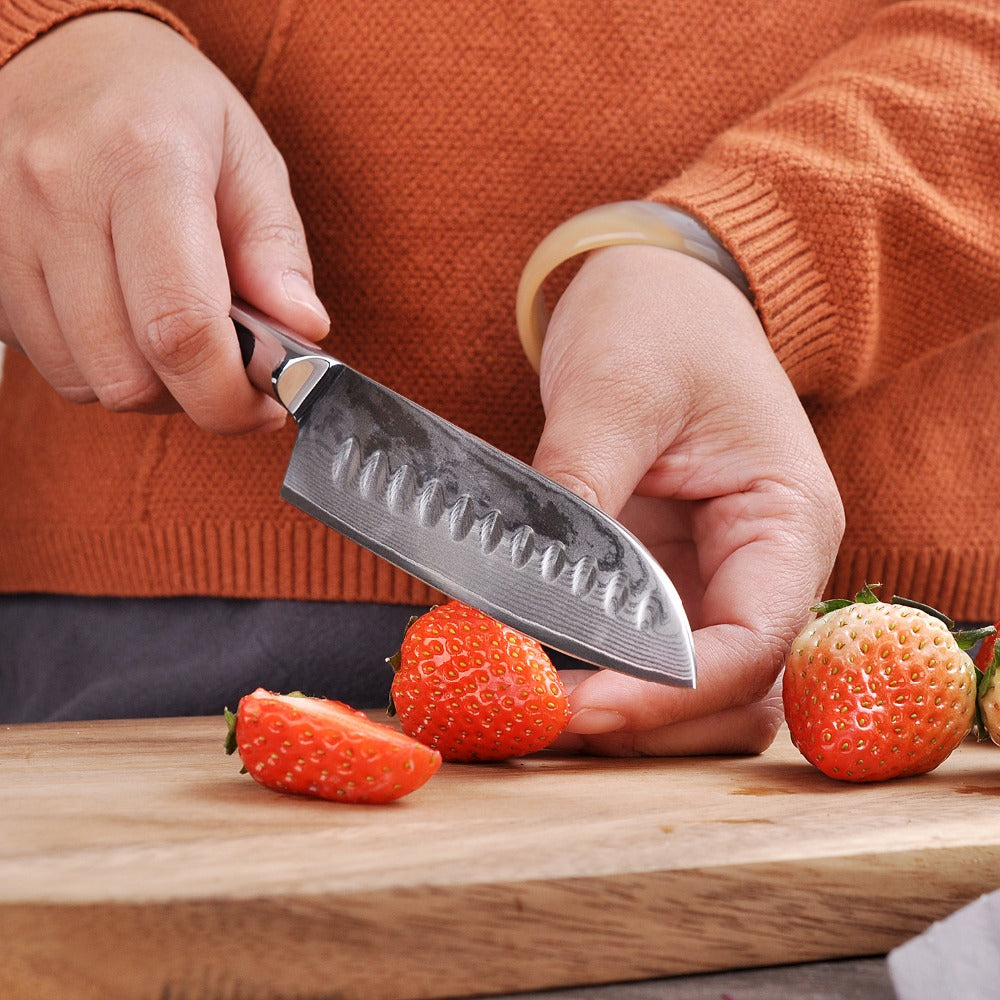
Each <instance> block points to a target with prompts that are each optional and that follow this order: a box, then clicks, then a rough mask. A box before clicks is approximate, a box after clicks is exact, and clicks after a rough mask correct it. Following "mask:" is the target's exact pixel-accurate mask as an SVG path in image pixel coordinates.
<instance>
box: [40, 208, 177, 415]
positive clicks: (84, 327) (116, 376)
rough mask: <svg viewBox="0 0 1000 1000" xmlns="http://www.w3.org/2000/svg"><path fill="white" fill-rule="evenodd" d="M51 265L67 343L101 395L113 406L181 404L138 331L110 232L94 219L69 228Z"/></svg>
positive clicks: (169, 407)
mask: <svg viewBox="0 0 1000 1000" xmlns="http://www.w3.org/2000/svg"><path fill="white" fill-rule="evenodd" d="M74 228H75V229H76V230H77V231H76V232H73V231H72V230H73V229H74ZM45 271H46V274H47V278H48V280H47V284H48V288H49V294H50V299H51V303H52V310H53V313H54V315H55V317H56V321H57V323H58V325H59V328H60V330H61V331H62V334H63V338H64V340H65V343H66V346H67V348H68V350H69V351H70V353H71V354H72V357H73V360H74V362H75V364H76V367H77V369H78V370H79V372H80V374H81V376H82V378H83V379H84V381H85V382H86V383H87V385H89V386H90V387H91V388H92V390H93V392H94V394H95V395H96V397H97V399H98V401H99V402H100V403H101V404H102V405H103V406H105V407H106V408H107V409H109V410H118V411H124V410H139V411H143V412H152V413H163V412H170V411H173V410H176V409H177V408H178V407H177V403H176V401H175V400H174V399H173V398H172V397H171V396H170V394H169V393H168V392H167V390H166V387H165V386H164V385H163V383H162V382H161V381H160V379H159V377H158V376H157V375H156V373H155V372H154V371H153V368H152V366H151V365H150V364H149V362H148V361H147V360H146V359H145V357H143V355H142V353H141V352H140V351H139V349H138V347H137V346H136V343H135V340H134V338H133V336H132V330H131V326H130V324H129V319H128V314H127V313H126V311H125V303H124V300H123V298H122V294H121V288H120V286H119V284H118V275H117V270H116V267H115V260H114V251H113V248H112V246H111V237H110V232H108V231H106V230H102V229H101V228H100V227H99V226H98V225H97V224H96V222H95V220H93V219H90V220H88V225H86V227H83V226H79V227H70V228H69V229H67V230H64V235H63V238H62V239H61V240H60V242H59V246H58V257H57V259H56V260H53V261H46V262H45Z"/></svg>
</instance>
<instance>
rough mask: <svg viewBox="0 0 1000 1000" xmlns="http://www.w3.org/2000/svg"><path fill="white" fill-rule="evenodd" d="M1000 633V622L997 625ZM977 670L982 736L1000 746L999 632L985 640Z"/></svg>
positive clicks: (978, 656)
mask: <svg viewBox="0 0 1000 1000" xmlns="http://www.w3.org/2000/svg"><path fill="white" fill-rule="evenodd" d="M995 627H996V629H997V630H998V631H1000V621H998V622H997V623H996V626H995ZM976 669H977V670H978V671H979V673H980V679H979V725H980V730H981V732H980V736H981V738H982V739H986V737H987V736H988V737H989V738H990V739H991V740H993V742H994V743H996V744H997V746H1000V643H998V642H997V632H994V633H993V634H992V635H989V636H987V637H986V638H985V639H984V640H983V644H982V646H980V647H979V652H978V653H977V654H976Z"/></svg>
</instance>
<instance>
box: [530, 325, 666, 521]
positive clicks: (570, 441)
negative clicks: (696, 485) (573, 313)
mask: <svg viewBox="0 0 1000 1000" xmlns="http://www.w3.org/2000/svg"><path fill="white" fill-rule="evenodd" d="M578 343H579V342H578ZM577 360H578V361H579V356H578V358H577ZM636 381H638V380H636ZM542 383H543V387H544V388H543V393H542V395H543V401H544V405H545V425H544V427H543V429H542V434H541V437H540V439H539V442H538V447H537V449H536V451H535V456H534V459H533V463H532V464H533V465H534V467H535V468H536V469H537V470H538V471H539V472H541V473H543V474H544V475H546V476H548V477H549V478H550V479H553V480H555V481H556V482H558V483H559V484H560V485H562V486H565V487H566V488H567V489H569V490H571V491H572V492H573V493H576V494H577V495H578V496H580V497H583V499H584V500H587V501H589V502H590V503H592V504H594V505H595V506H596V507H599V508H600V509H601V510H603V511H604V512H605V513H606V514H609V515H610V516H612V517H617V516H618V514H619V513H620V511H621V509H622V507H623V506H624V504H625V502H626V501H627V500H628V499H629V497H630V496H632V494H633V493H634V492H635V490H636V486H637V485H638V483H639V482H640V481H641V480H642V479H643V477H644V476H645V475H646V473H647V472H648V470H649V469H650V467H651V466H652V465H653V463H654V462H655V461H656V457H657V433H656V427H655V422H654V420H652V419H645V418H644V416H643V414H644V407H643V406H642V405H641V403H640V402H637V401H636V400H635V399H634V398H633V397H634V395H635V384H636V383H635V382H633V381H632V380H631V379H629V378H628V377H627V376H625V375H623V377H621V378H615V377H608V375H607V371H606V369H605V370H604V371H603V372H600V373H597V372H592V370H591V369H590V367H589V366H588V365H586V364H583V365H580V364H574V365H573V366H572V367H571V368H570V367H566V368H564V369H563V370H562V371H561V372H559V373H554V372H547V371H546V370H545V368H544V359H543V370H542Z"/></svg>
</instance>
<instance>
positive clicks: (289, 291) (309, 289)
mask: <svg viewBox="0 0 1000 1000" xmlns="http://www.w3.org/2000/svg"><path fill="white" fill-rule="evenodd" d="M281 284H282V287H283V288H284V289H285V295H286V296H287V297H288V300H289V301H290V302H294V303H295V304H296V305H297V306H302V307H304V308H305V309H308V310H309V311H310V312H311V313H312V314H313V315H315V316H318V317H319V318H320V319H321V320H323V322H324V323H326V324H327V325H328V326H329V324H330V314H329V313H328V312H327V311H326V309H324V308H323V303H322V302H320V300H319V299H318V298H317V296H316V292H315V291H314V290H313V286H312V285H311V284H310V283H309V279H308V278H307V277H306V276H305V275H304V274H300V273H299V272H298V271H285V273H284V274H283V275H282V276H281Z"/></svg>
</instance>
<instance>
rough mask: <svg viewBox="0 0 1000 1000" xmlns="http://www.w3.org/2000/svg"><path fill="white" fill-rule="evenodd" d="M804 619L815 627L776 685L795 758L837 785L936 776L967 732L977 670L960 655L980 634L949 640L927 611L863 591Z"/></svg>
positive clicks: (948, 626)
mask: <svg viewBox="0 0 1000 1000" xmlns="http://www.w3.org/2000/svg"><path fill="white" fill-rule="evenodd" d="M812 610H813V611H815V612H817V613H818V614H819V615H820V617H819V618H817V619H815V620H814V621H812V622H811V623H810V624H809V625H807V626H806V627H805V628H804V629H803V630H802V632H801V633H800V634H799V636H798V637H797V638H796V639H795V641H794V642H793V643H792V647H791V650H790V652H789V655H788V659H787V662H786V664H785V674H784V678H783V681H782V684H783V691H782V694H783V701H784V709H785V719H786V721H787V723H788V729H789V732H790V734H791V737H792V742H793V743H794V744H795V746H796V747H797V748H798V749H799V751H800V753H801V754H802V755H803V756H804V757H805V758H806V760H808V761H809V762H810V763H812V764H814V765H815V766H816V767H818V768H819V769H820V770H821V771H822V772H823V773H824V774H826V775H829V776H830V777H831V778H838V779H840V780H843V781H854V782H866V781H882V780H884V779H887V778H898V777H903V776H906V775H913V774H923V773H925V772H927V771H931V770H933V769H934V768H935V767H937V766H938V765H939V764H940V763H941V762H942V761H944V760H945V758H946V757H948V755H949V754H950V753H951V752H952V751H953V750H954V749H955V748H956V747H957V746H958V745H959V744H960V743H961V742H962V741H963V740H964V739H965V737H966V736H967V735H968V733H969V731H970V730H971V728H972V724H973V720H974V718H975V712H976V670H975V667H974V666H973V663H972V660H971V658H970V657H969V655H968V653H966V652H965V649H967V648H968V647H969V646H970V645H971V644H972V643H973V642H974V641H975V639H976V638H981V637H982V635H983V632H984V630H981V631H980V632H977V633H954V634H953V632H952V629H953V628H954V622H952V621H950V620H949V619H946V618H944V616H942V615H940V613H939V612H936V611H934V609H932V608H928V607H927V606H926V605H920V604H917V603H915V602H913V601H906V600H905V599H903V598H899V597H894V598H893V599H892V601H891V602H882V601H879V600H878V598H877V597H876V596H875V594H874V593H873V591H872V588H871V587H869V586H866V587H865V588H864V590H862V591H861V593H859V594H858V595H857V597H856V598H855V599H854V601H846V600H836V601H829V602H827V603H825V604H820V605H817V606H816V607H814V608H813V609H812ZM985 631H992V629H990V630H985Z"/></svg>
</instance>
